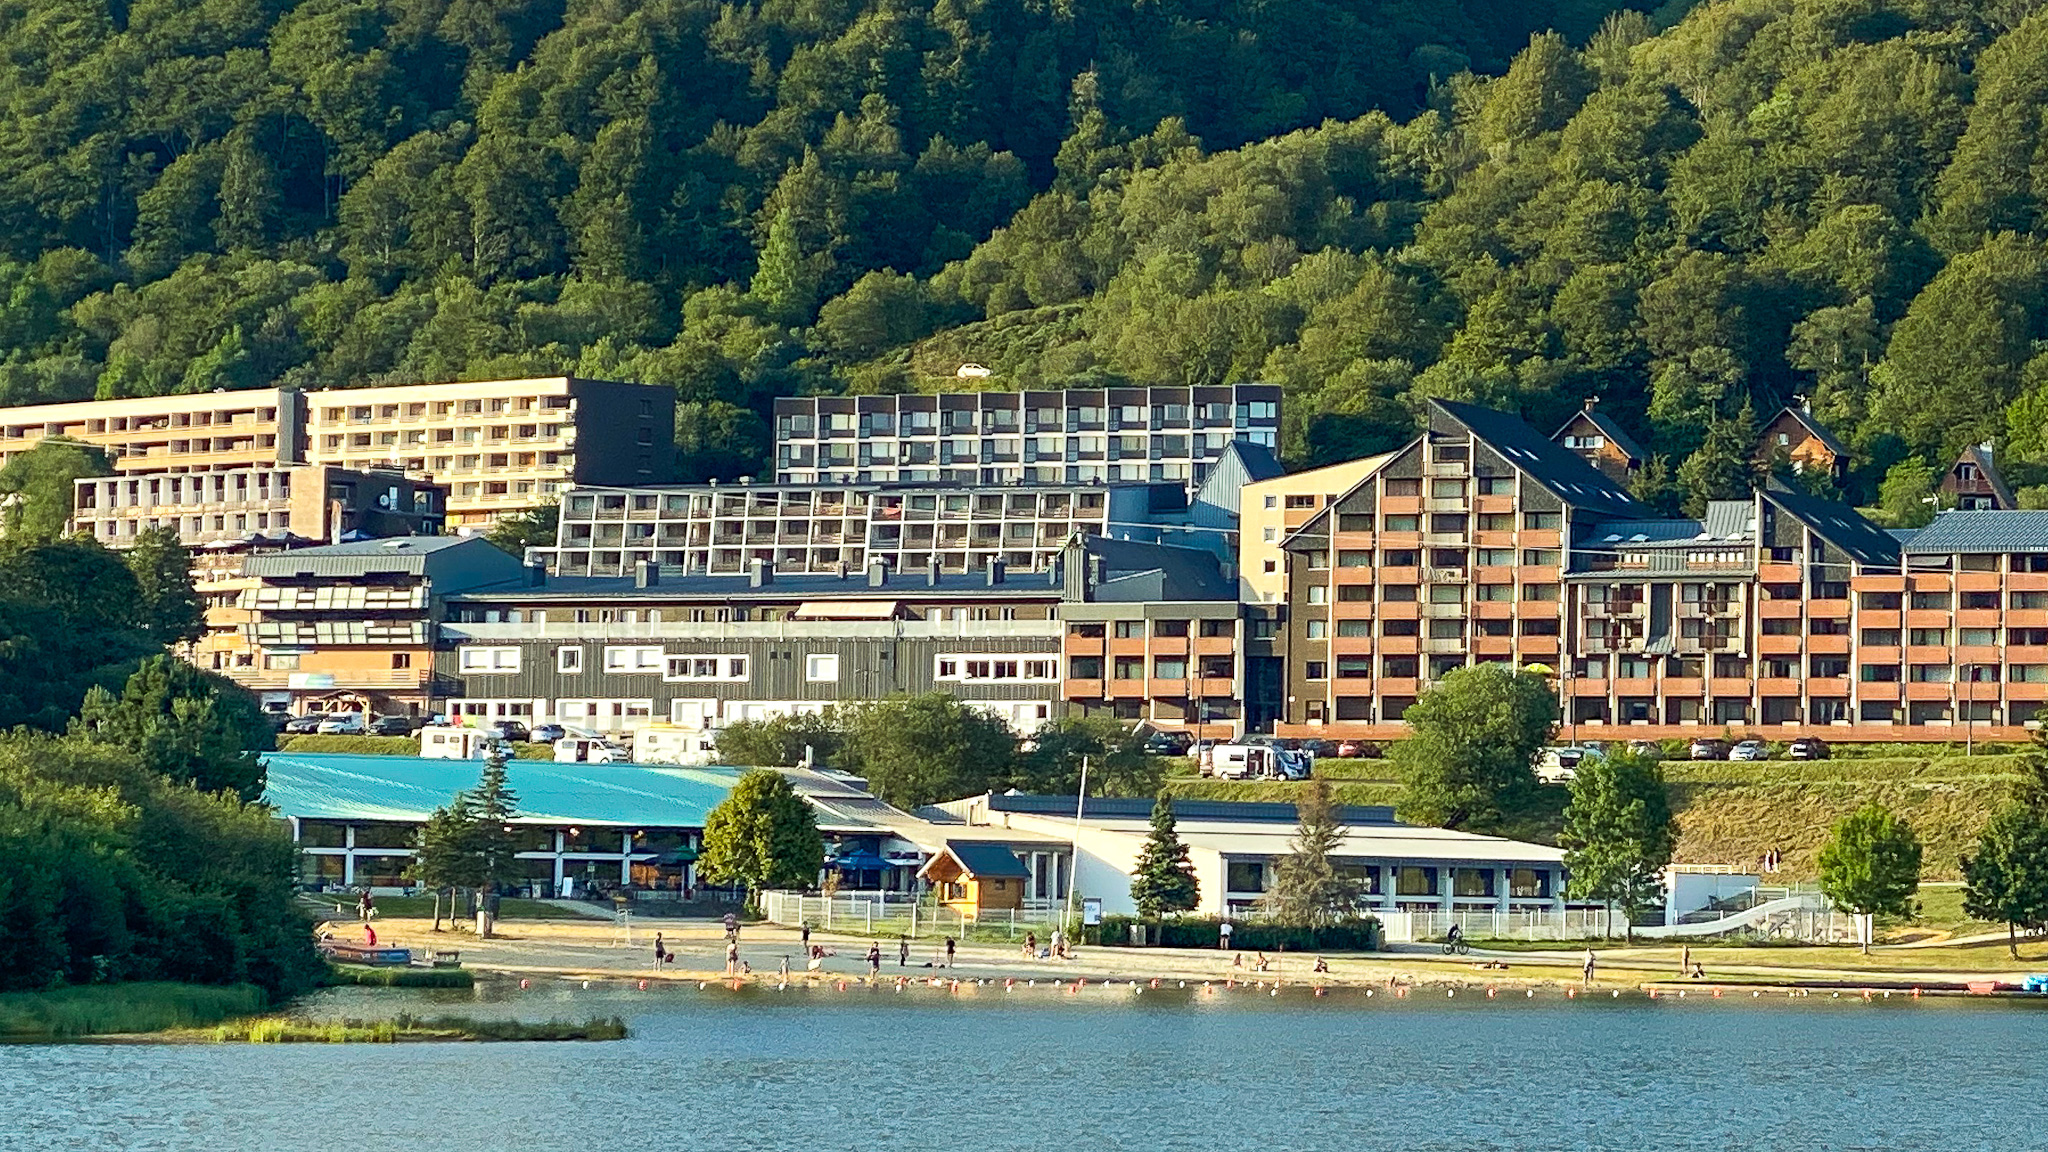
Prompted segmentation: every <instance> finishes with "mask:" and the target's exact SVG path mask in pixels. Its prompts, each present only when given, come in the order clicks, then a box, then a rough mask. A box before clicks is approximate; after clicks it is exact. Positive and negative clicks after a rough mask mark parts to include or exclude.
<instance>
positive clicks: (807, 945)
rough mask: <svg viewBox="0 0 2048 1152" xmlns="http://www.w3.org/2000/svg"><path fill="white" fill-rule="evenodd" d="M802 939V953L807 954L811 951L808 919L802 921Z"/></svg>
mask: <svg viewBox="0 0 2048 1152" xmlns="http://www.w3.org/2000/svg"><path fill="white" fill-rule="evenodd" d="M803 941H804V955H806V956H808V955H810V953H811V922H810V921H809V920H806V921H804V926H803Z"/></svg>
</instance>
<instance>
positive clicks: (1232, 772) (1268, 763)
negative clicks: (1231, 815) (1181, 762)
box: [1201, 744, 1315, 780]
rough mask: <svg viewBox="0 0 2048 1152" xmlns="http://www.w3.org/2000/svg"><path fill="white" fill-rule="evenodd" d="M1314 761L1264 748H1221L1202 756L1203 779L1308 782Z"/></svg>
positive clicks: (1230, 745)
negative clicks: (1210, 777) (1204, 777)
mask: <svg viewBox="0 0 2048 1152" xmlns="http://www.w3.org/2000/svg"><path fill="white" fill-rule="evenodd" d="M1314 761H1315V758H1314V757H1312V756H1310V755H1309V754H1308V753H1306V752H1295V751H1291V750H1289V749H1285V748H1274V747H1270V746H1268V745H1265V744H1218V745H1216V746H1215V747H1214V748H1209V749H1205V750H1204V751H1203V752H1202V760H1201V770H1202V775H1204V776H1214V777H1216V778H1217V779H1219V780H1256V779H1275V780H1306V779H1308V777H1309V767H1310V765H1311V764H1313V763H1314Z"/></svg>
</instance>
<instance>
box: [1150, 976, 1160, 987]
mask: <svg viewBox="0 0 2048 1152" xmlns="http://www.w3.org/2000/svg"><path fill="white" fill-rule="evenodd" d="M1152 986H1153V987H1154V988H1157V987H1159V977H1157V976H1154V977H1153V978H1152Z"/></svg>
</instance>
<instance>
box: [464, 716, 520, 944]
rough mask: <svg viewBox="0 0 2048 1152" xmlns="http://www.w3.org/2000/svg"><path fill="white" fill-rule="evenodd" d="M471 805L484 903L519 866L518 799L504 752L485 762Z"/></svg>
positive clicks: (479, 887)
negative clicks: (507, 773)
mask: <svg viewBox="0 0 2048 1152" xmlns="http://www.w3.org/2000/svg"><path fill="white" fill-rule="evenodd" d="M471 801H472V803H474V804H475V806H476V821H475V824H474V830H473V831H472V832H471V834H470V837H469V843H470V854H471V856H472V858H473V861H474V863H473V867H474V868H475V876H476V889H477V896H478V898H479V901H481V900H482V899H483V898H486V897H488V896H489V895H490V894H491V893H493V892H495V891H497V889H498V886H499V885H501V884H503V883H505V882H506V881H507V880H509V879H511V878H512V875H513V871H514V868H515V867H516V863H517V862H516V861H515V859H514V858H513V853H514V852H516V851H518V845H517V844H516V843H515V842H514V840H513V835H512V818H513V817H514V816H516V815H518V812H519V796H518V794H517V793H515V792H513V791H512V789H511V787H509V786H508V785H507V784H506V781H505V754H504V753H503V752H499V751H495V750H493V751H492V752H491V754H490V756H489V757H488V758H486V759H485V760H484V770H483V774H482V776H480V777H479V778H478V779H477V784H476V792H475V793H474V794H473V795H472V797H471ZM486 923H488V921H486ZM486 934H488V931H486Z"/></svg>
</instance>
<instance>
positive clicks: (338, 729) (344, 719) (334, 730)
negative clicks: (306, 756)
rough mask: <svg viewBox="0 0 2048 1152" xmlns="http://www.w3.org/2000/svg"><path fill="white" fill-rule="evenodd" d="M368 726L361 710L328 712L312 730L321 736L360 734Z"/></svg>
mask: <svg viewBox="0 0 2048 1152" xmlns="http://www.w3.org/2000/svg"><path fill="white" fill-rule="evenodd" d="M368 727H369V726H368V725H367V724H365V723H363V714H362V713H361V712H329V713H328V714H327V716H326V718H325V719H323V720H321V721H320V726H319V727H318V728H316V729H314V731H316V732H318V733H319V734H320V735H322V736H361V735H362V734H363V733H364V732H365V731H366V730H367V729H368Z"/></svg>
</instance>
